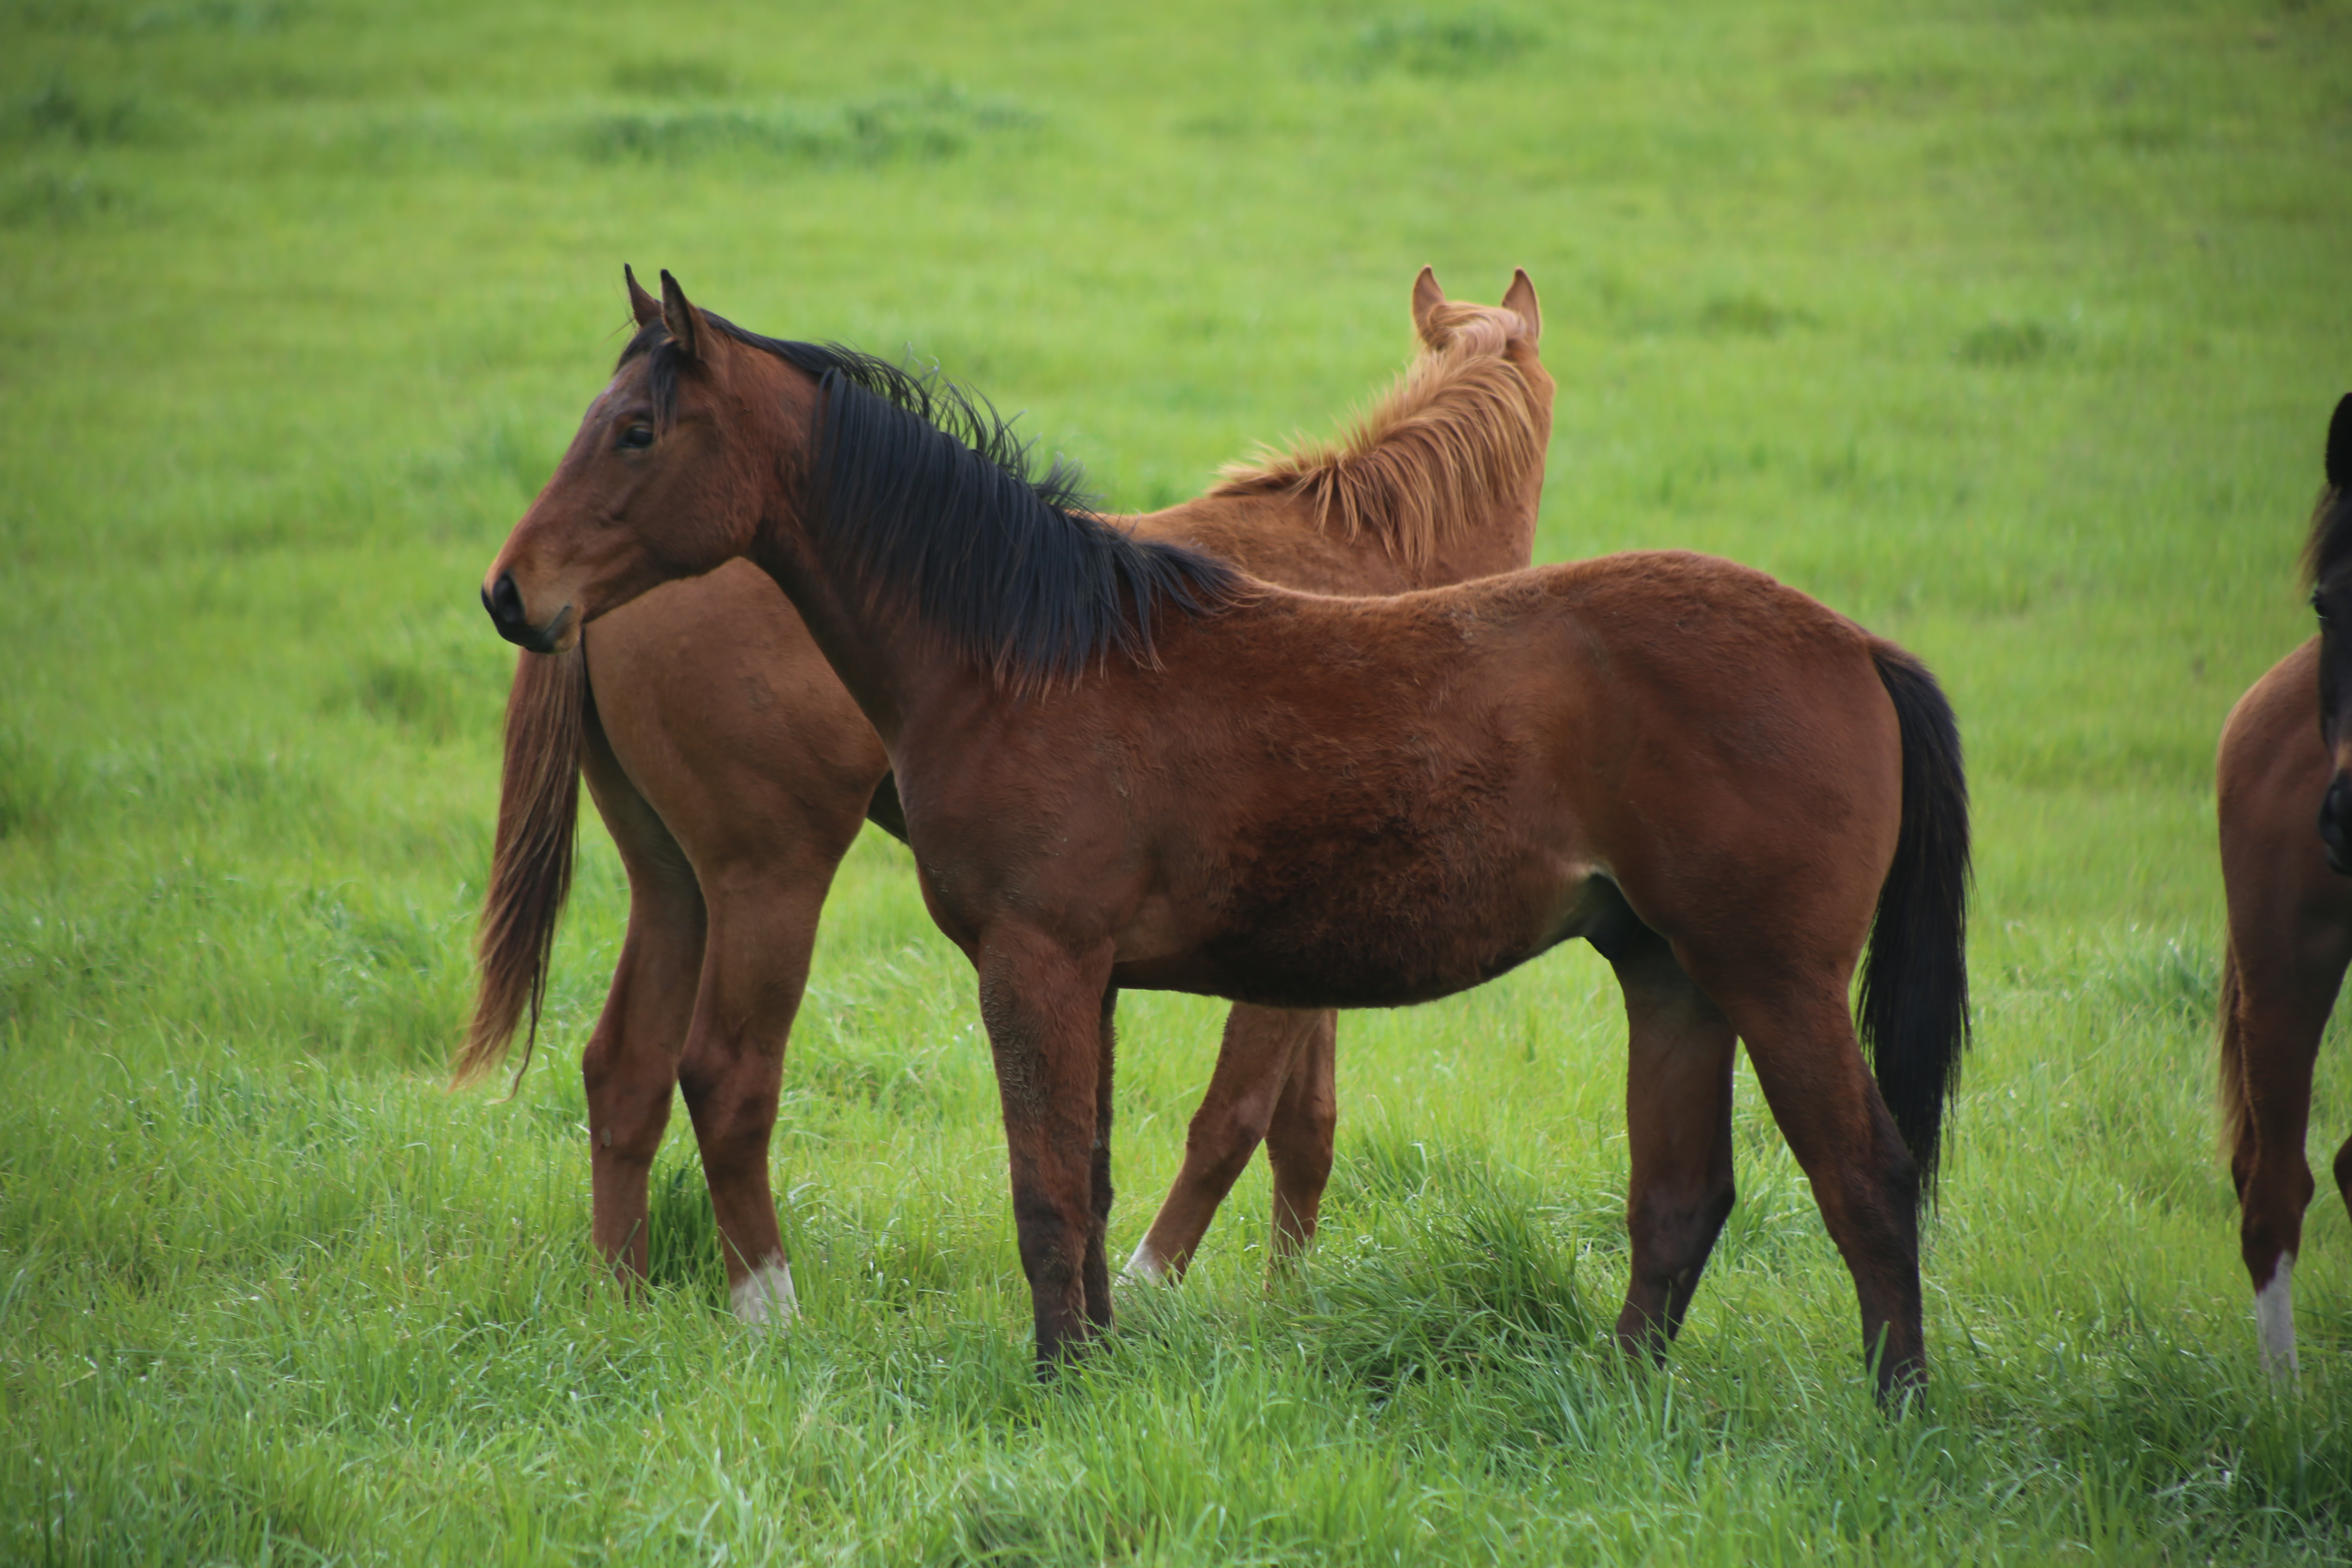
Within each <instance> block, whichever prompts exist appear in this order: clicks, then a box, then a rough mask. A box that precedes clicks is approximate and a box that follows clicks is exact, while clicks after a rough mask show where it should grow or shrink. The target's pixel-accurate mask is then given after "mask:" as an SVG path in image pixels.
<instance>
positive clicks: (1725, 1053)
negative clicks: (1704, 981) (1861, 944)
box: [1611, 928, 1738, 1362]
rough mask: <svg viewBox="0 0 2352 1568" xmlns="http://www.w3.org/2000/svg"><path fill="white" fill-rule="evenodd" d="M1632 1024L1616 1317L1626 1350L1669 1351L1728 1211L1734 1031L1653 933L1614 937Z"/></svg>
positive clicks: (1657, 1354)
mask: <svg viewBox="0 0 2352 1568" xmlns="http://www.w3.org/2000/svg"><path fill="white" fill-rule="evenodd" d="M1611 945H1612V950H1613V951H1612V954H1611V963H1612V966H1613V967H1614V968H1615V969H1616V971H1617V982H1618V984H1619V986H1620V987H1621V988H1622V991H1623V993H1624V997H1625V1019H1626V1026H1627V1040H1626V1069H1625V1123H1626V1132H1627V1142H1628V1143H1629V1145H1630V1149H1631V1152H1632V1171H1631V1173H1630V1176H1629V1178H1628V1181H1627V1184H1626V1194H1625V1222H1626V1228H1627V1230H1628V1232H1629V1233H1630V1236H1631V1239H1632V1243H1633V1271H1632V1278H1631V1279H1630V1280H1629V1282H1628V1283H1627V1285H1626V1288H1625V1306H1624V1310H1622V1312H1620V1313H1619V1314H1618V1318H1617V1342H1618V1344H1619V1345H1620V1346H1621V1347H1622V1349H1623V1350H1624V1351H1625V1352H1626V1353H1627V1354H1629V1355H1637V1356H1638V1355H1646V1356H1648V1357H1649V1358H1650V1359H1651V1360H1653V1361H1657V1362H1663V1361H1664V1359H1665V1353H1666V1345H1667V1343H1668V1342H1670V1341H1672V1340H1673V1339H1674V1338H1675V1335H1676V1334H1678V1333H1680V1332H1681V1331H1682V1325H1683V1317H1684V1315H1685V1313H1686V1312H1687V1311H1688V1310H1690V1302H1691V1297H1692V1295H1693V1293H1694V1292H1696V1290H1697V1289H1698V1281H1699V1275H1700V1274H1701V1273H1702V1272H1703V1271H1704V1270H1705V1269H1706V1260H1707V1258H1708V1256H1709V1255H1710V1254H1711V1253H1712V1252H1713V1251H1714V1249H1715V1243H1716V1238H1717V1237H1718V1236H1719V1235H1721V1234H1722V1230H1723V1223H1724V1221H1725V1219H1726V1218H1727V1216H1728V1215H1730V1213H1731V1205H1732V1203H1733V1200H1734V1197H1735V1192H1734V1187H1733V1182H1732V1168H1731V1068H1732V1061H1733V1058H1734V1053H1735V1049H1736V1047H1737V1046H1738V1039H1737V1037H1735V1036H1734V1034H1733V1033H1732V1028H1731V1023H1730V1021H1729V1020H1728V1019H1727V1018H1726V1017H1724V1016H1723V1014H1722V1013H1721V1012H1720V1011H1718V1010H1717V1007H1716V1005H1715V1004H1714V1003H1713V1002H1711V1001H1709V1000H1708V999H1707V997H1706V994H1705V993H1703V992H1701V991H1700V990H1699V988H1698V987H1697V986H1696V984H1693V983H1692V981H1691V978H1690V976H1689V975H1687V974H1685V973H1683V968H1682V965H1681V964H1679V963H1675V956H1674V953H1673V952H1672V951H1671V950H1670V949H1669V948H1668V946H1667V945H1666V943H1665V942H1664V939H1662V938H1661V937H1659V936H1658V935H1657V934H1656V933H1655V932H1654V931H1649V930H1648V929H1646V928H1641V929H1639V930H1637V931H1635V932H1633V934H1631V935H1630V936H1627V937H1625V938H1623V939H1622V941H1620V942H1612V944H1611Z"/></svg>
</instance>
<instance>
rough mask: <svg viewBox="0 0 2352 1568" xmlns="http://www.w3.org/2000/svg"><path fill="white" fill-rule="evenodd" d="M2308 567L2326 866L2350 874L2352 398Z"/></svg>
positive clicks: (2338, 421) (2333, 435) (2330, 431)
mask: <svg viewBox="0 0 2352 1568" xmlns="http://www.w3.org/2000/svg"><path fill="white" fill-rule="evenodd" d="M2304 565H2305V569H2306V571H2308V573H2309V574H2310V577H2311V607H2312V610H2313V611H2314V613H2315V614H2316V615H2317V616H2318V617H2319V734H2320V739H2321V740H2322V741H2323V742H2325V743H2326V747H2327V750H2328V752H2329V754H2330V755H2331V756H2333V757H2334V759H2335V762H2336V771H2335V775H2334V776H2333V777H2332V778H2330V779H2329V780H2328V783H2327V793H2326V795H2324V796H2322V797H2321V799H2320V803H2319V837H2320V840H2321V841H2322V842H2323V843H2325V844H2326V846H2327V864H2328V865H2329V866H2330V867H2332V868H2335V869H2336V871H2339V872H2341V873H2343V874H2344V875H2346V876H2352V724H2347V721H2346V720H2347V716H2346V713H2345V705H2346V702H2347V699H2352V395H2346V396H2345V397H2344V399H2343V400H2342V401H2341V402H2339V403H2337V404H2336V416H2335V418H2334V419H2332V420H2331V421H2329V423H2328V426H2327V488H2326V489H2324V490H2322V491H2321V492H2320V496H2319V504H2318V505H2317V506H2316V507H2315V508H2314V509H2313V510H2312V518H2311V542H2310V543H2309V544H2308V545H2307V546H2306V547H2305V552H2304Z"/></svg>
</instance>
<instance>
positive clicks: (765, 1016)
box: [678, 857, 837, 1328]
mask: <svg viewBox="0 0 2352 1568" xmlns="http://www.w3.org/2000/svg"><path fill="white" fill-rule="evenodd" d="M836 858H837V857H836ZM831 870H832V868H831V867H830V866H827V867H824V868H823V869H822V870H821V871H820V872H818V873H817V874H814V875H791V874H786V873H785V872H783V871H782V870H781V869H779V868H767V867H762V868H759V870H758V871H757V872H756V873H755V874H751V875H746V876H744V877H742V878H740V882H741V883H742V886H740V887H738V888H736V889H735V890H734V891H733V892H732V893H730V894H727V895H724V896H721V897H716V898H714V899H713V900H712V903H713V908H712V910H711V931H710V937H709V942H708V946H707V951H706V954H705V959H704V963H703V971H702V983H701V988H700V994H699V996H698V1001H697V1005H696V1007H695V1015H694V1025H693V1027H692V1028H691V1029H690V1030H689V1031H688V1036H687V1044H686V1051H685V1055H684V1058H683V1059H682V1060H681V1061H680V1062H679V1064H678V1087H679V1088H680V1089H682V1090H684V1092H685V1095H686V1103H687V1110H688V1114H689V1115H690V1116H691V1117H692V1118H693V1121H694V1136H695V1142H696V1143H697V1144H698V1146H699V1148H700V1150H701V1153H702V1173H703V1179H704V1180H705V1181H706V1182H707V1183H708V1184H709V1188H710V1208H711V1214H712V1215H713V1217H714V1218H715V1219H716V1220H717V1221H718V1225H719V1241H720V1247H721V1250H722V1251H723V1253H724V1255H725V1259H726V1264H727V1286H728V1299H729V1302H730V1306H731V1307H732V1308H733V1310H734V1313H735V1316H736V1317H737V1318H739V1319H740V1320H741V1321H744V1322H745V1323H749V1324H751V1325H753V1326H755V1327H764V1328H781V1327H782V1326H784V1325H785V1324H787V1323H789V1322H790V1321H792V1320H793V1318H794V1317H795V1316H796V1315H798V1313H799V1310H800V1303H799V1299H798V1297H797V1296H796V1295H795V1294H794V1292H793V1273H792V1264H791V1262H790V1260H789V1259H788V1258H786V1257H785V1254H784V1241H783V1235H782V1231H781V1229H780V1228H779V1227H778V1226H777V1223H776V1202H775V1195H774V1192H773V1190H772V1187H771V1185H770V1181H769V1174H768V1149H769V1144H770V1142H771V1141H772V1137H773V1134H774V1131H775V1124H776V1103H777V1099H778V1096H779V1094H780V1092H781V1090H782V1082H783V1068H784V1050H785V1047H786V1045H787V1044H788V1042H789V1041H790V1038H791V1036H792V1028H793V1018H794V1016H796V1015H797V1014H798V1012H799V1010H800V1004H801V996H802V994H803V989H804V988H805V987H806V985H807V983H808V970H809V955H810V953H811V952H812V950H813V949H814V946H815V943H816V925H817V916H818V912H819V910H821V909H822V908H823V906H824V893H825V889H826V887H827V886H828V885H829V884H830V882H831V880H832V877H831Z"/></svg>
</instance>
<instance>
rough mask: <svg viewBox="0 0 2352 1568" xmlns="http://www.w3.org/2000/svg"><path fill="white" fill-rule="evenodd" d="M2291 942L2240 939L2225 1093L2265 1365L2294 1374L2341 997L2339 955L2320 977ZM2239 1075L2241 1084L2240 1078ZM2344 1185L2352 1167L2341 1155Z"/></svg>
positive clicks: (2224, 1023) (2226, 988)
mask: <svg viewBox="0 0 2352 1568" xmlns="http://www.w3.org/2000/svg"><path fill="white" fill-rule="evenodd" d="M2298 956H2300V955H2298V954H2297V953H2296V952H2295V951H2294V944H2293V943H2291V942H2283V943H2274V944H2262V945H2261V946H2260V949H2259V950H2257V947H2256V944H2252V943H2249V944H2246V948H2245V950H2243V951H2242V950H2241V947H2240V944H2239V943H2238V942H2236V941H2235V940H2232V942H2231V945H2230V949H2229V955H2228V957H2227V958H2226V959H2225V961H2224V963H2225V970H2224V973H2223V978H2222V986H2221V996H2222V1005H2221V1052H2222V1058H2223V1068H2224V1074H2225V1078H2224V1085H2225V1088H2224V1093H2225V1097H2227V1098H2229V1099H2231V1100H2232V1101H2233V1103H2232V1104H2231V1106H2230V1108H2229V1109H2230V1110H2231V1115H2230V1117H2229V1121H2230V1123H2231V1151H2230V1174H2231V1179H2232V1180H2233V1181H2234V1182H2235V1183H2236V1184H2237V1188H2238V1205H2239V1221H2238V1247H2239V1252H2240V1254H2241V1256H2242V1257H2243V1258H2244V1259H2245V1263H2246V1273H2247V1276H2248V1278H2249V1279H2252V1282H2253V1288H2254V1321H2255V1326H2256V1329H2257V1331H2258V1332H2259V1333H2260V1335H2261V1341H2262V1353H2263V1367H2264V1368H2265V1369H2266V1370H2267V1371H2269V1372H2270V1373H2271V1374H2272V1375H2273V1376H2274V1377H2279V1378H2291V1377H2293V1376H2294V1373H2295V1367H2296V1362H2295V1352H2294V1259H2295V1255H2296V1254H2297V1253H2298V1252H2300V1251H2301V1250H2302V1247H2303V1214H2304V1210H2305V1208H2306V1207H2308V1206H2309V1205H2310V1203H2311V1194H2312V1193H2313V1191H2314V1190H2315V1184H2314V1183H2313V1181H2312V1178H2311V1166H2310V1164H2309V1163H2307V1162H2306V1161H2305V1157H2304V1137H2305V1132H2306V1131H2307V1130H2308V1125H2309V1120H2310V1115H2311V1075H2312V1068H2313V1064H2314V1063H2315V1061H2316V1060H2317V1058H2318V1055H2319V1040H2320V1036H2321V1035H2322V1034H2323V1033H2324V1032H2325V1031H2326V1027H2327V1015H2328V1011H2329V1009H2330V1008H2331V1007H2332V1006H2333V1005H2334V1003H2335V1000H2336V985H2335V984H2334V983H2335V982H2336V980H2337V979H2339V978H2340V976H2341V973H2342V963H2341V961H2340V959H2336V958H2334V957H2333V955H2329V956H2330V960H2331V962H2330V963H2328V964H2326V965H2323V966H2322V969H2323V970H2324V971H2326V972H2324V973H2312V972H2311V966H2310V965H2309V964H2308V963H2305V964H2302V965H2298V964H2297V963H2296V962H2295V961H2296V959H2297V957H2298ZM2232 1079H2234V1082H2233V1081H2231V1080H2232ZM2346 1175H2347V1164H2346V1162H2345V1159H2344V1156H2343V1155H2340V1154H2339V1155H2338V1156H2337V1157H2336V1182H2337V1184H2338V1186H2339V1187H2345V1186H2346V1182H2345V1177H2346Z"/></svg>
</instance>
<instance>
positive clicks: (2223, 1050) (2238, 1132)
mask: <svg viewBox="0 0 2352 1568" xmlns="http://www.w3.org/2000/svg"><path fill="white" fill-rule="evenodd" d="M2243 985H2244V983H2243V982H2242V980H2241V979H2240V978H2239V976H2238V947H2237V944H2236V943H2235V942H2231V944H2230V945H2229V946H2228V947H2227V948H2225V949H2223V950H2222V953H2221V1005H2220V1006H2219V1007H2217V1008H2216V1009H2215V1010H2214V1012H2215V1018H2214V1022H2215V1025H2216V1027H2215V1029H2214V1035H2215V1040H2214V1055H2215V1058H2216V1060H2217V1062H2218V1064H2219V1066H2220V1068H2221V1152H2222V1154H2223V1155H2224V1156H2226V1157H2228V1158H2229V1159H2230V1161H2231V1169H2232V1170H2233V1171H2234V1170H2235V1169H2236V1157H2237V1152H2238V1151H2239V1150H2241V1149H2242V1148H2244V1147H2246V1145H2247V1144H2248V1142H2251V1141H2252V1137H2253V1129H2254V1107H2253V1102H2252V1100H2250V1099H2248V1098H2247V1092H2246V1041H2245V1036H2244V1034H2243V1033H2242V1030H2241V1027H2240V1022H2239V1020H2240V1017H2241V1010H2242V1008H2243V1007H2244V1005H2245V991H2244V989H2243Z"/></svg>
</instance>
